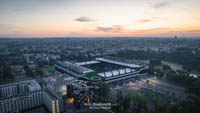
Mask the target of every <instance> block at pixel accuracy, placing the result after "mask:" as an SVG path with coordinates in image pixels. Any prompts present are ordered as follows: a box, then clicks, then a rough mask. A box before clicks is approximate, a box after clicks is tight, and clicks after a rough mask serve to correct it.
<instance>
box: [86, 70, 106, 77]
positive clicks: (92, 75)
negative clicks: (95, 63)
mask: <svg viewBox="0 0 200 113" xmlns="http://www.w3.org/2000/svg"><path fill="white" fill-rule="evenodd" d="M101 72H103V71H95V72H90V73H87V74H86V75H85V76H86V77H87V78H91V77H95V76H98V73H101Z"/></svg>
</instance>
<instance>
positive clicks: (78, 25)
mask: <svg viewBox="0 0 200 113" xmlns="http://www.w3.org/2000/svg"><path fill="white" fill-rule="evenodd" d="M199 4H200V1H198V0H190V1H183V0H177V1H173V0H18V1H13V0H0V17H1V20H0V37H1V38H4V37H22V38H23V37H115V36H119V37H123V36H128V37H132V36H133V37H134V36H136V37H152V36H157V37H174V36H175V35H177V36H180V37H198V36H200V21H199V19H200V13H199V11H200V8H199Z"/></svg>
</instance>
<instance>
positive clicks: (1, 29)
mask: <svg viewBox="0 0 200 113" xmlns="http://www.w3.org/2000/svg"><path fill="white" fill-rule="evenodd" d="M7 33H9V34H22V32H21V29H20V28H18V27H16V26H12V25H8V24H0V34H7Z"/></svg>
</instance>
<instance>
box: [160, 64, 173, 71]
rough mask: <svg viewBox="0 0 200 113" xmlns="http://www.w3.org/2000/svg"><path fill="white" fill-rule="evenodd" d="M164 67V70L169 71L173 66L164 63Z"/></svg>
mask: <svg viewBox="0 0 200 113" xmlns="http://www.w3.org/2000/svg"><path fill="white" fill-rule="evenodd" d="M162 69H163V70H164V71H168V70H171V67H170V66H169V65H163V66H162Z"/></svg>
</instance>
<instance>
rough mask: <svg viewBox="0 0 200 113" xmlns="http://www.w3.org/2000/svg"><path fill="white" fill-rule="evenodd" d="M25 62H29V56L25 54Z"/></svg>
mask: <svg viewBox="0 0 200 113" xmlns="http://www.w3.org/2000/svg"><path fill="white" fill-rule="evenodd" d="M26 63H27V64H28V63H29V56H28V55H27V56H26Z"/></svg>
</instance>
